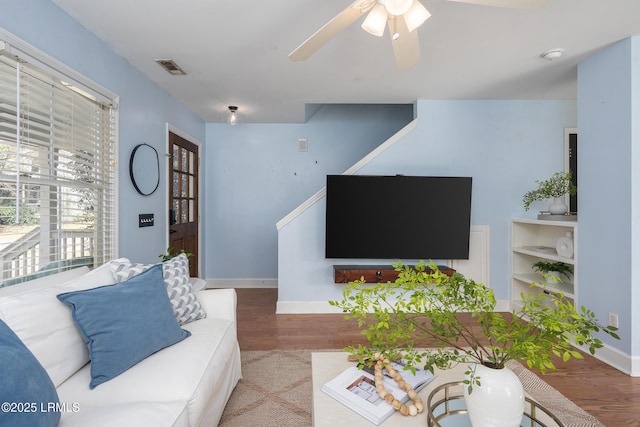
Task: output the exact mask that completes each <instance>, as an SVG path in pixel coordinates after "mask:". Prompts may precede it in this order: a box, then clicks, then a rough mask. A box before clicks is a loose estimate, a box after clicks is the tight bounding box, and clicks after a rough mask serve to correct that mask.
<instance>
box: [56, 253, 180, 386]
mask: <svg viewBox="0 0 640 427" xmlns="http://www.w3.org/2000/svg"><path fill="white" fill-rule="evenodd" d="M58 299H59V300H60V301H62V302H63V303H65V304H68V305H69V306H70V307H71V313H72V315H73V319H74V321H75V322H76V325H77V326H78V329H80V333H81V334H82V336H83V338H84V340H85V342H86V343H87V347H88V349H89V357H90V359H91V367H90V370H91V382H90V383H89V387H90V388H92V389H93V388H95V387H96V386H97V385H99V384H102V383H103V382H105V381H109V380H110V379H113V378H115V377H116V376H118V375H120V374H121V373H123V372H124V371H126V370H127V369H129V368H130V367H132V366H133V365H135V364H136V363H138V362H140V361H141V360H144V359H145V358H146V357H148V356H150V355H151V354H153V353H155V352H156V351H158V350H161V349H163V348H165V347H169V346H171V345H173V344H175V343H177V342H180V341H182V340H183V339H185V338H187V337H188V336H189V335H191V333H190V332H189V331H185V330H183V329H181V328H180V325H179V324H178V321H177V320H176V318H175V317H174V316H173V309H172V308H171V302H170V301H169V297H168V296H167V290H166V288H165V286H164V279H163V277H162V265H160V264H158V265H156V266H154V267H151V268H150V269H148V270H146V271H145V272H143V273H141V274H139V275H137V276H135V277H133V278H131V279H129V280H127V281H125V282H121V283H118V284H115V285H107V286H101V287H98V288H94V289H87V290H82V291H75V292H67V293H64V294H60V295H58Z"/></svg>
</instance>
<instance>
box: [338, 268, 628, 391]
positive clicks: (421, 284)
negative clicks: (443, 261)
mask: <svg viewBox="0 0 640 427" xmlns="http://www.w3.org/2000/svg"><path fill="white" fill-rule="evenodd" d="M394 267H395V268H396V270H397V271H399V277H398V279H397V280H396V281H395V282H388V283H380V284H377V285H365V284H364V283H363V281H357V282H350V283H349V284H348V285H347V286H346V287H345V288H344V291H343V299H342V300H341V301H330V302H329V303H330V304H331V305H332V306H335V307H338V308H340V309H342V311H343V312H345V313H348V314H347V315H346V318H347V319H357V321H358V325H359V327H360V328H362V333H363V334H364V335H365V337H366V339H367V342H368V345H367V346H363V345H358V346H350V347H347V348H346V349H345V350H346V351H347V352H349V353H351V354H352V356H354V357H356V358H358V360H359V361H360V364H365V363H367V362H366V361H367V360H369V359H371V358H372V356H373V355H374V354H376V353H382V354H385V355H387V356H388V357H389V355H392V354H395V353H397V352H398V351H402V352H403V353H404V359H405V360H406V361H407V366H408V369H415V367H417V366H423V367H424V369H428V370H430V371H432V372H433V370H434V367H437V368H440V369H447V368H451V367H453V366H454V365H455V364H457V363H471V364H470V365H469V368H468V369H467V372H466V376H465V378H467V379H465V384H466V385H467V387H468V388H469V391H471V388H472V387H473V386H474V385H479V384H480V379H479V377H478V376H476V375H475V373H474V372H475V369H474V367H475V366H476V365H475V363H481V364H484V365H487V366H491V367H494V368H503V367H504V366H505V363H506V362H507V361H508V360H518V361H522V362H525V363H526V365H527V366H528V367H529V368H535V369H538V370H539V371H540V372H542V373H545V372H546V371H547V370H553V369H555V368H556V367H555V364H554V356H557V357H560V358H561V359H562V360H563V361H567V360H569V359H570V358H572V357H574V358H578V359H580V358H582V354H581V353H580V352H579V351H578V350H577V349H575V348H574V347H573V345H572V343H575V344H577V345H580V346H584V347H585V348H588V350H589V352H590V353H591V354H594V353H595V351H596V349H598V348H601V347H602V346H603V344H602V341H601V340H600V339H599V338H597V337H596V336H595V334H596V333H598V332H601V331H602V332H604V333H606V334H608V335H610V336H612V337H614V338H616V339H618V335H617V334H616V333H615V331H616V330H617V329H616V328H614V327H611V326H603V325H602V324H600V323H599V322H598V319H597V318H596V317H595V315H594V313H593V312H592V311H590V310H587V309H586V308H584V307H581V308H580V309H577V308H576V307H575V306H574V304H573V302H572V301H570V300H568V299H566V298H565V297H564V295H563V294H562V293H551V292H550V293H530V294H528V295H524V294H523V295H522V296H521V297H522V306H521V307H520V308H518V309H517V310H513V311H512V312H511V313H500V312H496V311H495V307H496V300H495V297H494V295H493V291H492V290H491V289H490V288H488V287H486V286H484V285H483V284H481V283H477V282H475V281H474V280H472V279H467V278H465V277H464V276H463V275H461V274H459V273H454V274H453V275H452V276H451V277H449V276H447V275H446V274H444V273H442V272H441V271H439V270H438V267H437V265H436V264H435V263H429V265H428V266H427V265H426V264H425V263H424V262H423V261H421V262H420V263H419V264H417V265H416V266H415V267H409V266H406V265H403V264H402V262H398V263H396V264H394ZM539 286H544V284H539ZM463 312H466V313H468V314H465V316H467V315H470V316H471V319H473V320H475V322H469V321H463V319H462V318H461V317H462V316H461V315H460V313H463Z"/></svg>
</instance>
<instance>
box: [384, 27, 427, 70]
mask: <svg viewBox="0 0 640 427" xmlns="http://www.w3.org/2000/svg"><path fill="white" fill-rule="evenodd" d="M388 25H389V35H390V36H391V46H392V47H393V56H394V57H395V58H396V66H397V67H398V68H399V69H401V70H406V69H408V68H411V67H413V66H414V65H416V64H417V63H418V62H420V42H419V41H418V30H413V31H409V29H408V28H407V24H406V22H405V21H404V18H403V17H401V16H399V17H391V18H389V21H388Z"/></svg>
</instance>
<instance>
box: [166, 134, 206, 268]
mask: <svg viewBox="0 0 640 427" xmlns="http://www.w3.org/2000/svg"><path fill="white" fill-rule="evenodd" d="M169 133H173V134H175V135H178V136H179V137H180V138H184V139H186V140H187V141H189V142H190V143H192V144H195V145H197V146H198V159H197V160H198V162H200V163H199V167H198V212H197V215H198V265H197V266H196V268H197V270H198V271H197V272H196V273H195V274H193V277H201V273H202V259H203V257H204V239H203V238H202V205H203V204H204V203H203V199H202V187H203V185H202V169H203V168H202V160H201V159H202V146H203V144H202V142H201V141H200V140H199V139H197V138H195V137H193V136H192V135H189V134H188V133H186V132H184V131H182V130H180V129H179V128H177V127H175V126H173V125H172V124H171V123H167V128H166V132H165V138H166V141H165V147H166V154H165V156H164V157H165V162H164V171H165V174H166V178H165V187H164V188H165V192H164V210H165V215H166V217H165V218H166V221H165V223H164V233H165V245H164V248H165V249H166V248H167V247H169V209H170V207H169V187H170V185H169V184H170V183H169V180H170V179H171V176H170V174H169V173H168V172H167V171H168V170H169V164H170V162H171V159H170V158H169Z"/></svg>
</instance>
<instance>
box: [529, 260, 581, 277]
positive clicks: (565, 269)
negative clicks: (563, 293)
mask: <svg viewBox="0 0 640 427" xmlns="http://www.w3.org/2000/svg"><path fill="white" fill-rule="evenodd" d="M531 268H532V269H533V270H535V271H539V272H541V273H549V272H551V271H557V272H558V273H559V274H561V275H562V276H564V277H566V278H567V279H568V278H570V277H571V275H572V274H573V269H572V268H571V266H570V265H568V264H565V263H564V262H560V261H558V262H551V261H538V262H536V263H535V264H533V265H532V266H531Z"/></svg>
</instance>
